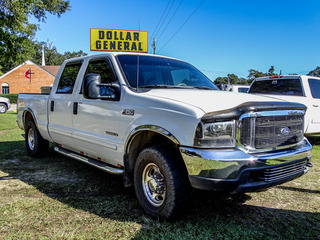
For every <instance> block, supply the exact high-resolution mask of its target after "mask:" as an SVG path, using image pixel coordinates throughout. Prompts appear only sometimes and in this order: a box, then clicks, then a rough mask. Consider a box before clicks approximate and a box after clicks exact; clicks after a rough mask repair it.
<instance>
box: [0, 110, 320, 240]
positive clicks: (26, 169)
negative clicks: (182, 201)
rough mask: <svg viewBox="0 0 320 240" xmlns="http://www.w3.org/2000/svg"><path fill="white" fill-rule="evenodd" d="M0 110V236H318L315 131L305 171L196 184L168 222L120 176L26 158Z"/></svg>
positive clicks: (12, 118) (11, 122)
mask: <svg viewBox="0 0 320 240" xmlns="http://www.w3.org/2000/svg"><path fill="white" fill-rule="evenodd" d="M22 133H23V132H22V131H21V130H19V129H18V127H17V125H16V114H14V113H6V114H1V115H0V239H320V209H319V208H320V180H319V178H320V146H319V145H318V144H319V142H320V136H317V137H314V139H313V142H315V143H316V145H315V146H314V149H313V163H314V167H313V168H312V169H311V170H310V171H309V173H308V174H306V175H304V176H302V177H301V178H299V179H296V180H294V181H292V182H289V183H286V184H283V185H280V186H278V187H274V188H271V189H269V190H267V191H265V192H260V193H250V194H244V195H237V196H226V195H221V194H217V193H212V192H202V191H196V192H195V194H193V196H192V197H191V199H190V200H189V202H188V206H187V208H186V212H185V214H184V215H183V216H182V217H180V218H178V219H175V220H173V221H170V222H158V221H155V220H152V219H150V218H147V217H145V216H144V215H143V213H142V211H141V209H140V207H139V205H138V202H137V200H136V197H135V195H134V190H133V189H131V188H129V189H127V188H124V187H123V186H122V178H121V177H119V176H113V175H109V174H106V173H104V172H101V171H99V170H97V169H95V168H92V167H89V166H87V165H85V164H82V163H80V162H77V161H74V160H70V159H66V158H64V157H62V156H60V155H58V154H56V153H55V152H53V151H52V149H51V152H50V155H49V156H48V157H46V158H42V159H37V158H30V157H28V156H27V155H26V152H25V149H24V139H23V138H22V137H21V134H22Z"/></svg>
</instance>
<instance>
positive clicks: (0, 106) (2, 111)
mask: <svg viewBox="0 0 320 240" xmlns="http://www.w3.org/2000/svg"><path fill="white" fill-rule="evenodd" d="M5 112H6V107H5V106H3V105H0V113H5Z"/></svg>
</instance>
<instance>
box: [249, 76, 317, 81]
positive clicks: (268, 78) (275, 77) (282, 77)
mask: <svg viewBox="0 0 320 240" xmlns="http://www.w3.org/2000/svg"><path fill="white" fill-rule="evenodd" d="M304 77H306V78H310V77H312V78H318V79H320V77H316V76H308V75H280V76H279V75H275V76H267V77H260V78H256V79H255V81H264V80H272V79H298V78H304Z"/></svg>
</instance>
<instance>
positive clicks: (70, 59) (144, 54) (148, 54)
mask: <svg viewBox="0 0 320 240" xmlns="http://www.w3.org/2000/svg"><path fill="white" fill-rule="evenodd" d="M124 54H125V55H137V56H153V57H162V58H169V59H175V60H179V59H176V58H171V57H167V56H161V55H154V54H150V53H136V52H104V53H97V54H92V55H87V56H82V57H76V58H69V59H67V60H65V61H74V60H81V59H86V58H91V57H99V56H100V57H104V56H118V55H124Z"/></svg>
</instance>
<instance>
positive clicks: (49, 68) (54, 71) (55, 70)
mask: <svg viewBox="0 0 320 240" xmlns="http://www.w3.org/2000/svg"><path fill="white" fill-rule="evenodd" d="M40 67H41V68H42V69H43V70H45V71H47V72H49V73H51V74H52V75H53V76H56V75H57V73H58V71H59V68H60V66H49V65H46V66H40Z"/></svg>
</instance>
